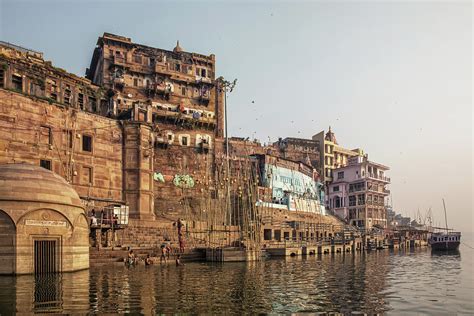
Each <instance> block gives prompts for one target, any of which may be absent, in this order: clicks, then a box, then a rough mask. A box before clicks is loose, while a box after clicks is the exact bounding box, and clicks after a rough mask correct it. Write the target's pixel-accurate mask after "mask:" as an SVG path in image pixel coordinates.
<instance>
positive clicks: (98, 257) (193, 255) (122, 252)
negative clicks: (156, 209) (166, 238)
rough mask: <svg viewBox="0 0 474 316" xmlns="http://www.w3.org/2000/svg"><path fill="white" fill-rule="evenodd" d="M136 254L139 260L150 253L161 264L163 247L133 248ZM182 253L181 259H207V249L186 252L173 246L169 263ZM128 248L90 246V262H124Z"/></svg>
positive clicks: (93, 263)
mask: <svg viewBox="0 0 474 316" xmlns="http://www.w3.org/2000/svg"><path fill="white" fill-rule="evenodd" d="M132 249H133V252H134V254H135V255H136V256H137V257H138V258H139V261H140V263H141V261H143V260H144V259H145V258H146V257H147V255H148V254H149V255H150V257H152V258H153V259H154V260H155V263H158V264H159V258H160V255H161V248H157V247H155V248H146V247H142V248H132ZM178 254H180V255H181V261H183V262H190V261H202V260H205V259H206V251H205V249H190V250H185V251H184V253H180V252H178V249H176V248H172V250H171V253H170V256H169V260H168V263H174V260H175V259H176V256H177V255H178ZM127 255H128V249H127V248H101V249H97V248H90V250H89V263H90V265H91V266H103V265H114V264H124V259H125V258H127Z"/></svg>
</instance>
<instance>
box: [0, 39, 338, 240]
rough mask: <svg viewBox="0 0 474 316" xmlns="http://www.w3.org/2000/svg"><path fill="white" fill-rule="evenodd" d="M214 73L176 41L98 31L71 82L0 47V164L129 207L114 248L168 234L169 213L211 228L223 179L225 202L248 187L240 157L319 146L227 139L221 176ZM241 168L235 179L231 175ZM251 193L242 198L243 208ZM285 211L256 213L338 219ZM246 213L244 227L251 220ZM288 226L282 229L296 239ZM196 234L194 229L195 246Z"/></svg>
mask: <svg viewBox="0 0 474 316" xmlns="http://www.w3.org/2000/svg"><path fill="white" fill-rule="evenodd" d="M215 73H216V69H215V57H214V55H210V56H204V55H201V54H196V53H189V52H185V51H184V50H183V49H182V48H181V47H180V45H179V43H178V44H177V45H176V47H175V48H174V49H173V50H164V49H158V48H152V47H148V46H144V45H140V44H136V43H133V42H132V41H131V39H129V38H126V37H123V36H117V35H113V34H109V33H104V35H103V36H101V37H99V39H98V41H97V47H96V48H95V50H94V53H93V56H92V60H91V65H90V68H89V69H88V70H87V72H86V78H81V77H78V76H75V75H73V74H70V73H67V72H66V71H65V70H63V69H60V68H57V67H54V66H53V65H52V63H51V62H48V61H45V60H44V59H43V55H42V54H41V53H39V52H35V51H32V50H28V49H24V48H22V47H18V46H15V45H12V44H8V43H3V42H0V164H5V163H19V162H26V163H30V164H34V165H40V166H42V167H44V168H47V169H50V170H52V171H54V172H55V173H57V174H59V175H60V176H62V177H63V178H65V179H66V180H67V182H69V183H70V184H72V186H73V188H74V189H75V190H76V191H77V192H78V194H79V196H80V198H81V200H82V203H83V204H84V206H85V208H86V209H87V210H89V211H90V210H92V209H95V210H100V209H102V208H103V207H105V206H110V205H126V206H128V208H129V212H130V221H129V225H128V229H127V230H126V234H122V235H123V236H125V235H126V236H125V237H123V240H122V242H123V243H124V244H127V242H129V243H131V241H137V240H139V243H140V244H145V243H146V244H148V243H149V244H152V243H153V244H154V245H156V243H157V242H159V241H158V239H157V235H160V236H162V237H163V236H164V235H165V234H168V233H164V232H163V231H160V229H161V228H164V227H165V228H166V229H172V225H171V223H172V221H175V220H176V219H177V218H178V217H181V218H185V219H187V220H190V222H193V223H192V225H195V226H196V227H193V228H195V232H196V233H203V234H207V233H206V227H205V226H206V225H212V227H213V229H219V227H218V226H219V225H221V226H222V225H223V224H225V223H224V222H225V221H223V220H222V219H217V217H216V218H212V215H209V214H210V213H211V212H208V210H212V208H213V206H215V205H219V204H223V203H221V202H222V200H224V201H225V200H226V197H227V201H225V203H224V204H226V205H225V206H224V207H222V205H221V206H220V207H221V208H223V209H225V208H227V203H230V202H229V198H230V195H229V192H228V189H227V190H226V189H225V187H226V183H230V184H231V185H232V186H233V189H232V190H234V191H235V192H234V191H232V192H234V193H235V194H233V195H232V199H234V197H235V196H238V195H239V194H240V193H239V192H241V191H242V190H244V189H245V187H246V186H247V185H245V183H244V182H245V181H247V182H249V181H250V182H251V183H250V182H249V183H250V184H251V185H252V186H257V185H258V183H257V182H258V181H253V180H252V178H251V177H250V176H249V175H250V174H253V173H254V172H255V171H248V170H246V168H247V167H250V166H251V162H250V161H249V160H246V159H245V158H244V157H248V156H249V155H254V154H265V155H272V156H276V157H281V158H285V159H291V160H295V161H299V162H301V163H305V164H307V165H310V166H312V167H317V162H318V160H319V155H320V153H319V151H318V150H317V146H316V145H317V142H316V141H311V140H309V141H308V140H305V141H303V142H302V140H299V139H287V140H286V141H287V142H286V143H285V144H286V146H284V148H283V147H280V146H276V145H273V146H266V147H265V146H261V145H259V144H258V143H255V142H248V141H246V140H243V139H231V140H230V141H229V154H230V156H231V157H232V159H233V160H235V159H236V157H241V160H239V159H240V158H239V159H237V160H236V161H237V162H235V163H232V164H231V168H230V170H229V171H230V174H228V173H227V170H225V169H226V168H225V161H226V159H225V154H224V153H225V152H226V149H225V142H224V141H223V136H224V128H225V126H224V103H223V102H224V92H223V91H224V89H222V87H221V84H222V83H221V80H219V79H216V74H215ZM242 166H243V167H242ZM222 171H223V172H222ZM245 172H246V173H247V175H244V176H243V177H242V176H241V179H240V182H239V181H237V180H236V179H230V178H231V177H232V176H233V175H235V174H241V175H242V173H244V174H245ZM252 172H253V173H252ZM241 183H244V184H241ZM260 191H262V192H264V193H265V192H267V191H268V190H266V189H265V188H259V189H258V192H260ZM256 192H257V190H255V191H254V192H252V194H250V195H249V196H251V199H249V200H248V201H247V202H246V203H248V205H252V208H254V206H255V202H252V201H254V200H252V199H256V198H257V196H256V194H254V193H256ZM267 193H268V192H267ZM263 195H264V196H265V194H263ZM270 199H271V197H270ZM233 203H234V204H235V201H234V202H233ZM234 204H233V205H234ZM234 206H235V205H234ZM267 213H268V214H272V215H271V216H270V215H268V214H267ZM290 213H291V212H290ZM290 213H288V214H287V213H282V212H281V211H280V210H277V211H275V210H273V209H269V210H268V211H266V212H265V214H267V215H265V216H266V217H265V218H267V220H268V218H278V223H279V222H281V221H293V222H294V221H307V222H311V223H313V224H314V223H316V222H317V223H319V224H321V225H323V224H324V225H326V226H324V227H325V228H324V230H327V232H334V230H335V229H336V228H335V227H337V225H339V224H338V221H337V220H335V219H334V218H330V217H325V216H320V215H318V212H312V214H307V213H308V212H301V213H298V212H294V214H290ZM251 215H252V216H254V218H253V219H252V218H251V217H249V221H248V223H256V222H257V221H256V220H255V219H256V214H255V213H252V214H251ZM308 216H309V217H308ZM204 218H207V219H206V220H204ZM262 222H263V223H264V224H265V221H264V220H263V217H262ZM226 223H227V224H226V225H228V223H229V221H227V222H226ZM270 223H271V225H274V220H273V219H272V220H271V221H270ZM267 224H268V223H267ZM267 224H266V225H267ZM319 224H318V225H319ZM276 225H280V224H276ZM285 225H286V224H285ZM285 225H283V226H285ZM234 226H235V225H234ZM283 226H282V227H283ZM285 227H286V226H285ZM295 227H296V226H294V227H293V228H290V227H289V226H288V227H286V228H285V229H288V230H294V231H295V234H296V228H295ZM298 227H299V226H298ZM301 227H303V226H301ZM198 228H199V229H200V230H201V232H197V231H198ZM201 228H202V229H201ZM221 229H224V228H221ZM225 229H229V227H227V228H225ZM232 229H234V230H235V231H237V230H238V229H239V227H237V226H236V227H234V228H232ZM268 229H271V228H268ZM319 233H320V234H322V228H320V232H319ZM237 235H238V234H237ZM237 235H236V236H237ZM202 236H204V235H202ZM224 237H225V243H230V240H229V238H227V237H226V236H224ZM205 238H206V237H205V236H204V237H203V238H201V235H199V236H198V237H196V240H197V241H196V242H202V241H203V240H205ZM257 239H258V238H257Z"/></svg>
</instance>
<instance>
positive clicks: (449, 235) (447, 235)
mask: <svg viewBox="0 0 474 316" xmlns="http://www.w3.org/2000/svg"><path fill="white" fill-rule="evenodd" d="M443 207H444V219H445V222H446V228H439V227H433V228H435V229H442V230H446V231H440V232H433V233H431V236H430V239H429V241H428V242H429V244H430V246H431V250H434V251H436V250H456V249H458V248H459V244H460V243H461V233H460V232H454V231H452V229H449V228H448V217H447V215H446V204H445V203H444V199H443Z"/></svg>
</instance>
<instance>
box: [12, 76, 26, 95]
mask: <svg viewBox="0 0 474 316" xmlns="http://www.w3.org/2000/svg"><path fill="white" fill-rule="evenodd" d="M12 88H13V89H14V90H18V91H23V78H22V77H21V76H20V75H13V76H12Z"/></svg>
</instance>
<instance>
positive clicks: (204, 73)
mask: <svg viewBox="0 0 474 316" xmlns="http://www.w3.org/2000/svg"><path fill="white" fill-rule="evenodd" d="M201 77H206V69H201Z"/></svg>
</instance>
